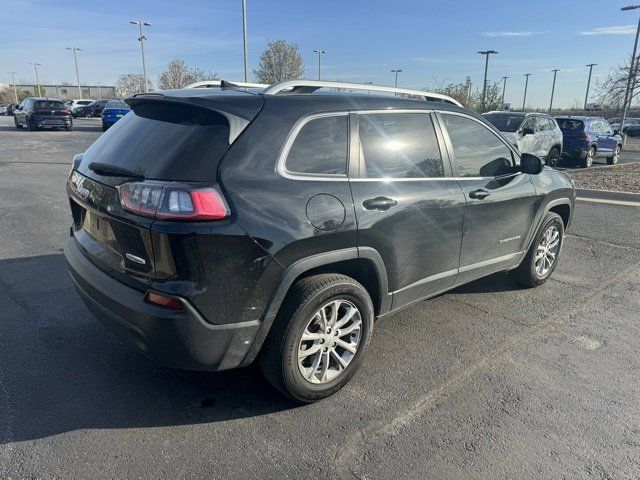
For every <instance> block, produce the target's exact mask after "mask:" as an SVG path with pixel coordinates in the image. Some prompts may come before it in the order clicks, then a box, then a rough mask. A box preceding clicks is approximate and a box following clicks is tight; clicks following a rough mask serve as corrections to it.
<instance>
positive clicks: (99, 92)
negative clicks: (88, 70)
mask: <svg viewBox="0 0 640 480" xmlns="http://www.w3.org/2000/svg"><path fill="white" fill-rule="evenodd" d="M96 83H97V84H98V100H102V90H101V89H100V82H96Z"/></svg>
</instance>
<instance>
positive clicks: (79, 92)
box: [67, 47, 82, 99]
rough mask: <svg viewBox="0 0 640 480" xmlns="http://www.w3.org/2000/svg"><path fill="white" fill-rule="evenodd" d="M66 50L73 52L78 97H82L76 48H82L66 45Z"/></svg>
mask: <svg viewBox="0 0 640 480" xmlns="http://www.w3.org/2000/svg"><path fill="white" fill-rule="evenodd" d="M67 50H71V51H72V52H73V61H74V63H75V64H76V80H78V98H80V99H82V88H80V73H78V54H77V53H78V50H82V49H81V48H78V47H67Z"/></svg>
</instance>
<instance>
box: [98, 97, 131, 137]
mask: <svg viewBox="0 0 640 480" xmlns="http://www.w3.org/2000/svg"><path fill="white" fill-rule="evenodd" d="M130 111H131V108H129V105H127V104H126V103H124V102H123V101H122V100H109V102H107V104H106V105H105V106H104V110H102V131H103V132H106V131H107V129H108V128H109V127H111V126H112V125H113V124H114V123H116V122H117V121H118V120H120V119H121V118H122V117H124V116H125V115H126V114H127V113H129V112H130Z"/></svg>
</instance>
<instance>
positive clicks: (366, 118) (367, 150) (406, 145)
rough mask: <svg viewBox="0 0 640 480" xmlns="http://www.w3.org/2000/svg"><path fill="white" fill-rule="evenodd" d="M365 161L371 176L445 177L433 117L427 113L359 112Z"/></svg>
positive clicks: (366, 168) (368, 175)
mask: <svg viewBox="0 0 640 480" xmlns="http://www.w3.org/2000/svg"><path fill="white" fill-rule="evenodd" d="M358 124H359V132H360V143H361V146H362V157H361V158H362V162H363V165H364V170H365V172H366V176H367V177H369V178H433V177H443V176H444V167H443V165H442V158H441V156H440V149H439V147H438V139H437V137H436V133H435V130H434V128H433V123H432V122H431V117H430V116H429V115H427V114H425V113H393V114H392V113H381V114H372V115H360V117H359V120H358Z"/></svg>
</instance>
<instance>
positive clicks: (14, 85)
mask: <svg viewBox="0 0 640 480" xmlns="http://www.w3.org/2000/svg"><path fill="white" fill-rule="evenodd" d="M7 73H8V74H9V75H11V83H13V94H14V95H15V97H16V103H18V90H17V89H16V72H7Z"/></svg>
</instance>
